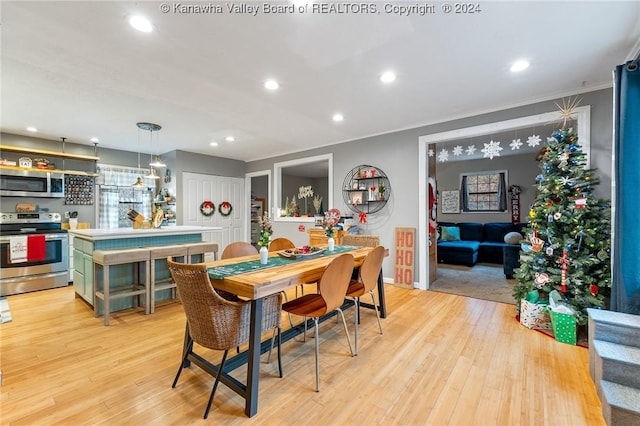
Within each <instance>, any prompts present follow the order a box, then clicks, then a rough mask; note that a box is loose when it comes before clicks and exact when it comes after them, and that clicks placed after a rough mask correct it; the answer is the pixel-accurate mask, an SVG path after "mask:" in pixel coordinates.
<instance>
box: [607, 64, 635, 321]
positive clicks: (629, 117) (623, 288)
mask: <svg viewBox="0 0 640 426" xmlns="http://www.w3.org/2000/svg"><path fill="white" fill-rule="evenodd" d="M614 85H615V90H614V96H615V99H614V106H615V111H614V128H613V131H614V135H613V136H614V139H613V143H614V147H613V170H614V183H613V206H614V209H613V212H612V213H613V215H612V216H613V242H612V246H613V250H612V251H613V253H612V254H613V256H612V259H613V261H612V265H611V266H612V281H611V282H612V285H611V310H612V311H617V312H625V313H629V314H636V315H639V314H640V262H638V259H640V227H639V226H638V206H640V192H638V182H640V167H638V164H640V119H639V117H640V69H638V60H637V59H636V60H635V61H633V62H631V61H630V62H628V63H626V64H624V65H619V66H617V67H616V69H615V81H614ZM623 235H624V237H623Z"/></svg>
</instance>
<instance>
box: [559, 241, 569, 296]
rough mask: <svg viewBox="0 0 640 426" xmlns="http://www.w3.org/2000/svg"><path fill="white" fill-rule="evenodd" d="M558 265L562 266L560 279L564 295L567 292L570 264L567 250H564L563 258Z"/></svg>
mask: <svg viewBox="0 0 640 426" xmlns="http://www.w3.org/2000/svg"><path fill="white" fill-rule="evenodd" d="M558 263H560V264H561V265H562V276H561V279H560V289H561V290H562V292H563V293H566V292H567V265H568V264H569V258H568V257H567V250H562V257H561V258H560V259H559V260H558Z"/></svg>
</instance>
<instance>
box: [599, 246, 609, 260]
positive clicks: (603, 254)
mask: <svg viewBox="0 0 640 426" xmlns="http://www.w3.org/2000/svg"><path fill="white" fill-rule="evenodd" d="M597 256H598V259H600V260H605V259H607V258H608V257H609V255H608V254H607V252H606V251H605V250H604V249H600V251H599V252H598V254H597Z"/></svg>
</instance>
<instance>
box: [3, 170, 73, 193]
mask: <svg viewBox="0 0 640 426" xmlns="http://www.w3.org/2000/svg"><path fill="white" fill-rule="evenodd" d="M0 195H2V196H9V197H46V198H59V197H64V174H62V173H52V172H45V171H42V172H35V171H30V170H9V169H0Z"/></svg>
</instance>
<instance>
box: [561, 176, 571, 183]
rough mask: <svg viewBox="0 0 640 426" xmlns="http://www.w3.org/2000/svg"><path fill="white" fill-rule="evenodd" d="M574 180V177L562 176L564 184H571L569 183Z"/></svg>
mask: <svg viewBox="0 0 640 426" xmlns="http://www.w3.org/2000/svg"><path fill="white" fill-rule="evenodd" d="M571 182H573V178H570V177H566V176H562V177H561V178H560V183H561V184H563V185H569V183H571Z"/></svg>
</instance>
